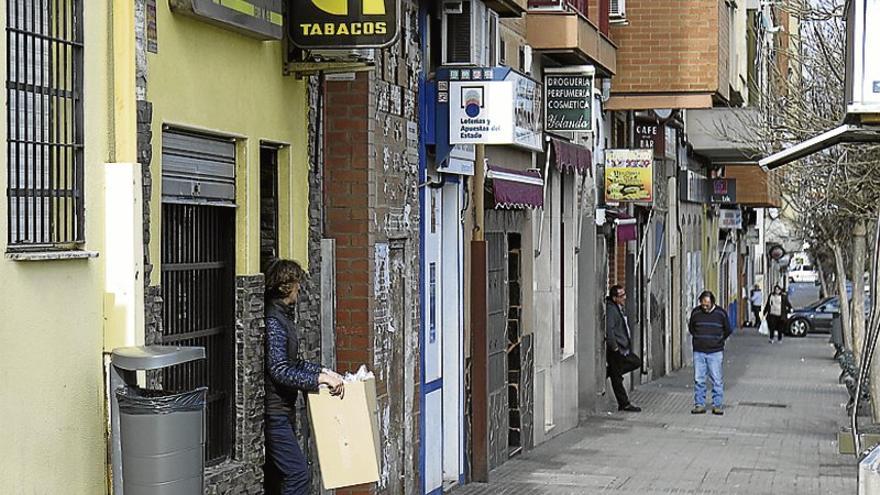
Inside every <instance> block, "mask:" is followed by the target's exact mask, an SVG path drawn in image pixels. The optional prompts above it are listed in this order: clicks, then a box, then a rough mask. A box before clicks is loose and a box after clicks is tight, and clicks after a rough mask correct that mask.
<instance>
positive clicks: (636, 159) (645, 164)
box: [605, 149, 654, 203]
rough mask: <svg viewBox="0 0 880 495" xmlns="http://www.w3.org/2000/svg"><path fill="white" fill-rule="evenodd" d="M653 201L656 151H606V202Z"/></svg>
mask: <svg viewBox="0 0 880 495" xmlns="http://www.w3.org/2000/svg"><path fill="white" fill-rule="evenodd" d="M653 200H654V151H653V150H651V149H646V150H630V149H616V150H605V201H606V202H638V203H651V202H652V201H653Z"/></svg>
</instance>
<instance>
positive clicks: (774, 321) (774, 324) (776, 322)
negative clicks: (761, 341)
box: [767, 315, 785, 340]
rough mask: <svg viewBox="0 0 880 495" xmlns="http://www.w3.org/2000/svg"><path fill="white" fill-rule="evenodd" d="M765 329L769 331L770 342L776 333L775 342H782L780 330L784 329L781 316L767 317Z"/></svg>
mask: <svg viewBox="0 0 880 495" xmlns="http://www.w3.org/2000/svg"><path fill="white" fill-rule="evenodd" d="M767 328H769V329H770V340H773V333H774V332H775V333H776V337H777V340H782V330H783V329H784V328H785V318H783V317H781V316H774V315H767Z"/></svg>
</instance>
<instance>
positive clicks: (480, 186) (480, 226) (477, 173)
mask: <svg viewBox="0 0 880 495" xmlns="http://www.w3.org/2000/svg"><path fill="white" fill-rule="evenodd" d="M475 148H476V151H475V163H474V167H475V170H474V190H473V195H474V216H475V218H474V235H473V240H475V241H483V240H485V239H486V237H485V219H486V217H485V213H484V211H485V204H484V196H485V195H484V194H483V191H484V190H485V187H486V145H483V144H477V145H475Z"/></svg>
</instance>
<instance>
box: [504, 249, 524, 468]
mask: <svg viewBox="0 0 880 495" xmlns="http://www.w3.org/2000/svg"><path fill="white" fill-rule="evenodd" d="M521 244H522V241H521V236H520V234H508V235H507V407H508V411H509V417H510V418H509V424H508V434H507V449H508V455H509V456H514V455H516V454H518V453H520V452H521V451H522V449H523V441H524V438H523V436H524V435H523V424H522V423H523V416H524V414H523V411H522V407H523V404H522V402H521V401H520V397H521V396H522V373H523V369H522V367H523V366H522V285H521V280H522V278H521V271H522V270H521V268H522V265H521V262H520V255H521V251H520V246H521Z"/></svg>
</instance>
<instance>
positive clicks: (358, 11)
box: [288, 0, 400, 50]
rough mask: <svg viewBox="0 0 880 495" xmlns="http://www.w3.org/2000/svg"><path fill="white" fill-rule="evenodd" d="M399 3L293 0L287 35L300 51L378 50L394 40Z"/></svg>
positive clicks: (396, 1)
mask: <svg viewBox="0 0 880 495" xmlns="http://www.w3.org/2000/svg"><path fill="white" fill-rule="evenodd" d="M399 17H400V0H294V1H293V2H292V11H291V14H290V21H291V22H290V23H289V28H288V29H289V31H290V38H291V40H292V41H293V44H294V45H296V46H297V47H299V48H302V49H304V50H311V49H329V50H334V49H358V48H381V47H385V46H388V45H390V44H392V43H394V41H396V40H397V36H398V33H399V31H400V23H399V22H398V19H399Z"/></svg>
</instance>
